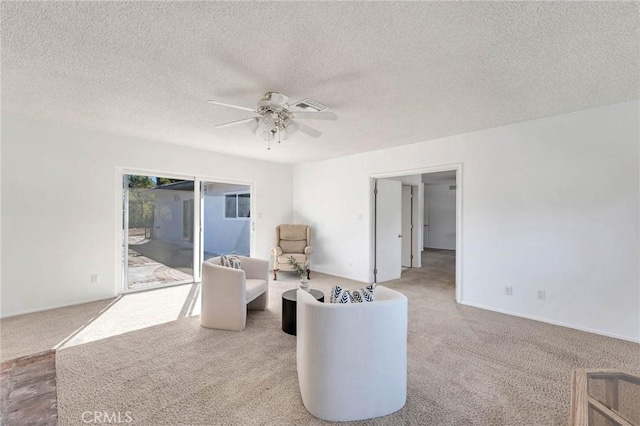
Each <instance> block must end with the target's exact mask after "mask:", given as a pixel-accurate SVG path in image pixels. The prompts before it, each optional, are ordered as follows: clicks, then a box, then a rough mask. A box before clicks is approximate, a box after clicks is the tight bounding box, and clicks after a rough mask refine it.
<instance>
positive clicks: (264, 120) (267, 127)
mask: <svg viewBox="0 0 640 426" xmlns="http://www.w3.org/2000/svg"><path fill="white" fill-rule="evenodd" d="M259 121H260V128H261V129H262V130H264V131H266V132H270V131H271V129H273V126H275V124H276V123H275V121H274V120H273V118H272V117H271V115H269V114H267V115H263V116H262V117H260V118H259Z"/></svg>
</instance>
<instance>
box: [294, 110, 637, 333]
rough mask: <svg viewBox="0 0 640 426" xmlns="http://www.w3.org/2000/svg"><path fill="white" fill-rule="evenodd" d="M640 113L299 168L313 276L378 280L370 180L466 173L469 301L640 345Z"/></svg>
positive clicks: (576, 116)
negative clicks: (420, 172) (429, 170)
mask: <svg viewBox="0 0 640 426" xmlns="http://www.w3.org/2000/svg"><path fill="white" fill-rule="evenodd" d="M639 109H640V108H639V102H638V101H632V102H625V103H621V104H615V105H610V106H605V107H601V108H595V109H590V110H585V111H579V112H574V113H570V114H564V115H560V116H555V117H550V118H544V119H540V120H533V121H529V122H524V123H518V124H513V125H509V126H504V127H499V128H495V129H488V130H483V131H478V132H473V133H468V134H463V135H457V136H452V137H448V138H443V139H438V140H432V141H427V142H421V143H417V144H411V145H405V146H402V147H398V148H392V149H386V150H381V151H375V152H369V153H365V154H359V155H354V156H348V157H342V158H337V159H333V160H327V161H321V162H316V163H308V164H304V165H300V166H296V167H295V168H294V183H295V184H294V221H295V222H306V223H310V224H311V225H312V226H313V228H314V232H315V242H314V249H315V253H314V255H313V264H314V269H315V270H318V271H320V272H326V273H331V274H336V275H340V276H344V277H349V278H353V279H357V280H360V281H369V280H370V277H371V270H372V267H371V257H370V249H371V240H370V226H371V223H370V220H371V214H370V206H371V194H370V178H369V175H370V174H374V173H383V172H391V171H396V170H404V171H406V172H407V173H406V174H411V171H412V169H420V168H424V167H430V166H438V165H446V164H455V163H463V173H462V179H461V182H459V183H458V190H462V191H463V192H462V194H461V195H462V212H461V213H462V228H463V231H462V236H461V238H462V247H459V248H458V255H462V256H463V267H462V277H460V278H461V279H462V282H463V293H462V302H463V303H466V304H471V305H476V306H482V307H487V308H490V309H494V310H500V311H504V312H509V313H514V314H517V315H521V316H528V317H532V318H538V319H542V320H545V321H549V322H555V323H559V324H564V325H569V326H572V327H575V328H581V329H586V330H591V331H595V332H599V333H604V334H609V335H615V336H620V337H623V338H627V339H635V340H638V339H640V330H639V328H640V307H639V303H638V302H639V300H640V294H639V293H640V290H639V281H640V280H639V272H638V259H639V249H638V245H639V244H638V236H639V235H640V234H639V229H638V228H639V216H638V194H639V186H640V185H639V175H638V172H639V168H638V164H639V158H640V157H639V152H638V151H639V138H640V136H639V124H640V123H639V112H640V111H639ZM504 176H509V179H507V180H505V179H504ZM320 177H321V178H320ZM360 215H362V216H360ZM360 217H362V219H360ZM505 285H511V286H513V296H505V295H503V289H504V286H505ZM538 289H545V290H546V296H547V300H546V301H539V300H536V291H537V290H538Z"/></svg>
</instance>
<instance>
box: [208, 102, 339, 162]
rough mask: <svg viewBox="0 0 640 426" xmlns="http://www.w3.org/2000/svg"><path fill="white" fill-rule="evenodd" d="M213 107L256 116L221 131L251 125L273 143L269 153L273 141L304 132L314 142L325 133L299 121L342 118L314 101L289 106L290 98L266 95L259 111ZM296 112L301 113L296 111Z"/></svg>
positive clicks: (254, 131) (261, 135)
mask: <svg viewBox="0 0 640 426" xmlns="http://www.w3.org/2000/svg"><path fill="white" fill-rule="evenodd" d="M207 102H208V103H210V104H215V105H220V106H224V107H229V108H235V109H241V110H243V111H250V112H252V113H254V114H255V116H253V117H249V118H243V119H242V120H236V121H231V122H229V123H224V124H218V125H217V126H215V127H216V128H218V129H221V128H223V127H230V126H236V125H239V124H244V123H247V124H248V126H249V129H250V130H251V132H253V133H254V134H256V135H258V136H260V137H262V138H263V139H264V140H266V141H267V142H269V144H268V147H267V149H271V141H274V140H276V137H277V140H278V143H280V141H281V140H286V139H288V138H289V137H290V136H291V135H293V134H294V133H296V132H297V131H300V132H302V133H304V134H306V135H309V136H311V137H313V138H317V137H318V136H320V135H321V134H322V133H320V132H319V131H318V130H316V129H314V128H313V127H309V126H307V125H306V124H303V123H300V122H298V121H297V120H305V119H316V120H337V119H338V116H337V115H336V113H335V112H333V111H328V109H329V108H328V107H326V106H324V105H322V104H320V103H318V102H316V101H312V100H310V99H307V100H304V101H300V102H297V103H295V104H293V105H291V106H290V105H289V103H288V102H289V98H288V97H286V96H285V95H283V94H281V93H276V92H267V93H265V94H264V97H262V98H261V99H260V100H259V101H258V104H257V106H256V108H247V107H243V106H237V105H231V104H227V103H224V102H218V101H207ZM293 108H296V109H299V111H298V110H293Z"/></svg>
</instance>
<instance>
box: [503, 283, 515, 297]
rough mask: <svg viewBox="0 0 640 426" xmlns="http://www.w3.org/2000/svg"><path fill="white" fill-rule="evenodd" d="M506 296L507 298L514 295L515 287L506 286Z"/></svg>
mask: <svg viewBox="0 0 640 426" xmlns="http://www.w3.org/2000/svg"><path fill="white" fill-rule="evenodd" d="M504 294H506V295H507V296H511V295H513V287H512V286H510V285H506V286H504Z"/></svg>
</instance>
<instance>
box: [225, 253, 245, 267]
mask: <svg viewBox="0 0 640 426" xmlns="http://www.w3.org/2000/svg"><path fill="white" fill-rule="evenodd" d="M220 265H222V266H226V267H227V268H233V269H242V262H241V261H240V258H239V257H238V255H237V254H234V253H232V254H230V255H229V256H225V255H224V254H223V255H220Z"/></svg>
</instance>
